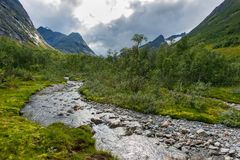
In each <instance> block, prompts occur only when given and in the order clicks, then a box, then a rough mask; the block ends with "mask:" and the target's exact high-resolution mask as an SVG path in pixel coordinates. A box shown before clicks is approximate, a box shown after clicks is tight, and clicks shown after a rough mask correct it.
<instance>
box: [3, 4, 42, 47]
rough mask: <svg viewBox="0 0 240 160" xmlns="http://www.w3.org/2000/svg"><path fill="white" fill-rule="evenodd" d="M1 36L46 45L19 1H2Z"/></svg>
mask: <svg viewBox="0 0 240 160" xmlns="http://www.w3.org/2000/svg"><path fill="white" fill-rule="evenodd" d="M0 35H1V36H8V37H11V38H14V39H17V40H20V41H24V42H27V41H30V42H32V43H34V44H37V45H45V42H44V40H43V39H42V37H41V36H40V35H39V34H38V32H37V30H36V29H35V27H34V25H33V23H32V21H31V19H30V18H29V16H28V14H27V12H26V11H25V9H24V8H23V6H22V5H21V3H20V2H19V1H18V0H0Z"/></svg>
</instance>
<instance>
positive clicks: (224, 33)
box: [189, 0, 240, 48]
mask: <svg viewBox="0 0 240 160" xmlns="http://www.w3.org/2000/svg"><path fill="white" fill-rule="evenodd" d="M239 17H240V1H239V0H225V1H224V2H223V3H222V4H221V5H220V6H218V7H217V8H216V9H215V10H214V11H213V12H212V13H211V14H210V15H209V16H208V17H207V18H206V19H205V20H204V21H203V22H202V23H201V24H200V25H199V26H197V27H196V28H195V29H194V30H193V31H192V32H191V33H190V34H189V37H191V41H192V42H193V43H201V42H203V43H205V44H211V45H212V46H213V47H214V48H222V47H233V46H238V45H240V18H239Z"/></svg>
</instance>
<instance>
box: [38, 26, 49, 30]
mask: <svg viewBox="0 0 240 160" xmlns="http://www.w3.org/2000/svg"><path fill="white" fill-rule="evenodd" d="M37 30H48V31H52V30H51V29H50V28H49V27H43V26H40V27H39V28H38V29H37Z"/></svg>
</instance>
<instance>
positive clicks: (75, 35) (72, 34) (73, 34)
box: [69, 32, 82, 37]
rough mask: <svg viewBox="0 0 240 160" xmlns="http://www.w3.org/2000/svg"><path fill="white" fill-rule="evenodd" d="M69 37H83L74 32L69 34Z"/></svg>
mask: <svg viewBox="0 0 240 160" xmlns="http://www.w3.org/2000/svg"><path fill="white" fill-rule="evenodd" d="M69 36H71V37H73V36H74V37H82V36H81V35H80V33H77V32H72V33H71V34H69Z"/></svg>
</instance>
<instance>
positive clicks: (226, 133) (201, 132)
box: [21, 81, 240, 160]
mask: <svg viewBox="0 0 240 160" xmlns="http://www.w3.org/2000/svg"><path fill="white" fill-rule="evenodd" d="M81 86H82V83H81V82H73V81H68V82H67V84H66V85H63V84H61V85H53V86H50V87H47V88H46V89H44V90H43V91H41V92H39V93H37V94H36V95H33V96H32V97H31V99H30V100H29V103H28V104H27V105H26V106H25V108H24V109H23V110H22V111H21V112H22V114H23V115H24V116H25V117H27V118H29V119H30V120H32V121H34V122H37V123H40V124H42V125H44V126H48V125H50V124H52V123H56V122H62V123H65V124H66V125H69V126H70V127H79V126H81V125H90V126H92V128H93V131H94V133H95V134H94V138H95V139H96V145H97V148H98V149H99V150H107V151H110V152H111V153H112V154H114V155H116V156H117V157H119V159H122V160H187V159H190V160H204V159H206V160H240V129H232V128H227V127H225V126H222V125H210V124H205V123H200V122H190V121H185V120H173V119H171V118H168V117H161V116H153V115H144V114H141V113H137V112H134V111H129V110H126V109H122V108H117V107H114V106H111V105H102V104H98V103H94V102H88V101H86V100H85V99H84V97H83V96H82V95H80V94H79V93H78V90H79V88H80V87H81Z"/></svg>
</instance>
